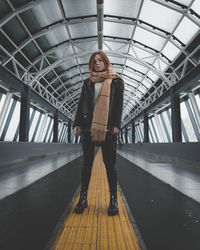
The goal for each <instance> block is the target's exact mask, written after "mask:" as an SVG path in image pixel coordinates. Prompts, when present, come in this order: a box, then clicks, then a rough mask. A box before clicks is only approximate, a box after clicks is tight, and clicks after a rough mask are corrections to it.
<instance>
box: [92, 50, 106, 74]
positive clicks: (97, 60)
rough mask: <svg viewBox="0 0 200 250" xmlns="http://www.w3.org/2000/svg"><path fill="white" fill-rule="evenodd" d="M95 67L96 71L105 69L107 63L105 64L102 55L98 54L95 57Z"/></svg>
mask: <svg viewBox="0 0 200 250" xmlns="http://www.w3.org/2000/svg"><path fill="white" fill-rule="evenodd" d="M93 68H94V70H95V71H97V72H98V71H104V70H105V68H106V67H105V64H104V61H103V60H102V59H101V57H100V55H99V54H97V55H96V56H95V57H94V65H93Z"/></svg>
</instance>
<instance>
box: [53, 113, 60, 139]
mask: <svg viewBox="0 0 200 250" xmlns="http://www.w3.org/2000/svg"><path fill="white" fill-rule="evenodd" d="M58 123H59V120H58V110H56V113H55V114H54V123H53V142H58Z"/></svg>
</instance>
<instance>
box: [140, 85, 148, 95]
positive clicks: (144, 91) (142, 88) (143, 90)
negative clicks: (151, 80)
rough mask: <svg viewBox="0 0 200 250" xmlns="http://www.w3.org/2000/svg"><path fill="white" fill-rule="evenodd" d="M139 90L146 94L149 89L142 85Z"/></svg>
mask: <svg viewBox="0 0 200 250" xmlns="http://www.w3.org/2000/svg"><path fill="white" fill-rule="evenodd" d="M138 90H139V91H140V92H142V94H145V93H146V92H147V90H146V89H145V88H144V87H143V86H142V85H140V87H139V88H138Z"/></svg>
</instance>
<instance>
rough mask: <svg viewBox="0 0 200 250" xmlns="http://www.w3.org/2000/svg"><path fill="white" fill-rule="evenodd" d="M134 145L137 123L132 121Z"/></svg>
mask: <svg viewBox="0 0 200 250" xmlns="http://www.w3.org/2000/svg"><path fill="white" fill-rule="evenodd" d="M132 143H135V122H133V121H132Z"/></svg>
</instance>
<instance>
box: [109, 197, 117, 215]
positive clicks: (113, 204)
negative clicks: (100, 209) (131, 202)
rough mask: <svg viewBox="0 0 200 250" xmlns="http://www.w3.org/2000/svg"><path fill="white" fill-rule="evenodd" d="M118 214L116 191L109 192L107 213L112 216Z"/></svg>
mask: <svg viewBox="0 0 200 250" xmlns="http://www.w3.org/2000/svg"><path fill="white" fill-rule="evenodd" d="M117 214H119V211H118V204H117V193H116V192H115V193H113V192H111V193H110V204H109V207H108V215H109V216H113V215H117Z"/></svg>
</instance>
